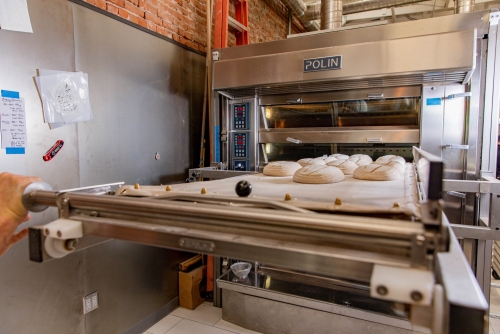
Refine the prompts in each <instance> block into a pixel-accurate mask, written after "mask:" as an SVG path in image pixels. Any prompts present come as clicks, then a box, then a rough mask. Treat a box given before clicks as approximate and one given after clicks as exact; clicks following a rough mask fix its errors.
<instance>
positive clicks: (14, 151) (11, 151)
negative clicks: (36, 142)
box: [5, 147, 26, 154]
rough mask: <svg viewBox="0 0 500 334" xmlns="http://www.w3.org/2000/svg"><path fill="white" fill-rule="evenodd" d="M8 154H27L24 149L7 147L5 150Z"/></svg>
mask: <svg viewBox="0 0 500 334" xmlns="http://www.w3.org/2000/svg"><path fill="white" fill-rule="evenodd" d="M5 153H6V154H26V149H25V148H24V147H7V148H5Z"/></svg>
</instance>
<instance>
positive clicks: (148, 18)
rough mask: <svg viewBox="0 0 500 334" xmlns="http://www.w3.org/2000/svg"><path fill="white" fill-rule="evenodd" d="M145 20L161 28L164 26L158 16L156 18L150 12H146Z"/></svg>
mask: <svg viewBox="0 0 500 334" xmlns="http://www.w3.org/2000/svg"><path fill="white" fill-rule="evenodd" d="M144 18H145V19H146V21H151V22H153V23H154V24H156V25H159V26H161V25H162V20H161V19H160V18H159V17H158V16H156V15H154V14H152V13H150V12H146V16H145V17H144Z"/></svg>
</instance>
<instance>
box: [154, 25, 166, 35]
mask: <svg viewBox="0 0 500 334" xmlns="http://www.w3.org/2000/svg"><path fill="white" fill-rule="evenodd" d="M156 32H157V33H159V34H160V35H163V34H165V28H163V27H160V26H157V27H156Z"/></svg>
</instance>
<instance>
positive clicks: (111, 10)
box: [106, 3, 119, 15]
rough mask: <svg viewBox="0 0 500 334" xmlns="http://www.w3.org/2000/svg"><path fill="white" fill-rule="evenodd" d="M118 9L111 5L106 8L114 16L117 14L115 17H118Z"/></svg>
mask: <svg viewBox="0 0 500 334" xmlns="http://www.w3.org/2000/svg"><path fill="white" fill-rule="evenodd" d="M118 9H119V8H118V7H116V6H114V5H111V4H109V3H108V4H107V7H106V10H107V11H108V12H110V13H112V14H115V15H118Z"/></svg>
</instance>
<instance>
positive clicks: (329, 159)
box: [321, 157, 337, 164]
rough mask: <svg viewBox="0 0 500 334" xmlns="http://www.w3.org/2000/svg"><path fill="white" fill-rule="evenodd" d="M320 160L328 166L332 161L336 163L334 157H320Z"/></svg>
mask: <svg viewBox="0 0 500 334" xmlns="http://www.w3.org/2000/svg"><path fill="white" fill-rule="evenodd" d="M321 159H323V161H324V162H325V164H328V163H329V162H332V161H337V158H335V157H321Z"/></svg>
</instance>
